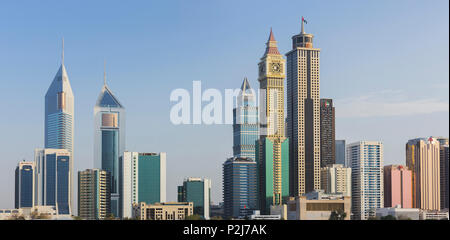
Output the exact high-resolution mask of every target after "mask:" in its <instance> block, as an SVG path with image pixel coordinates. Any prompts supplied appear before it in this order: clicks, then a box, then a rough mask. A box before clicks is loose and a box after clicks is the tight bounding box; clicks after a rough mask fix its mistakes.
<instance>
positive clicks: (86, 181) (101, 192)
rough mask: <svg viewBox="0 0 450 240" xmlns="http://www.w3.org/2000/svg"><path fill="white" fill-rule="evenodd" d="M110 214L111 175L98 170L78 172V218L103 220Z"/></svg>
mask: <svg viewBox="0 0 450 240" xmlns="http://www.w3.org/2000/svg"><path fill="white" fill-rule="evenodd" d="M110 213H111V175H110V173H109V172H108V171H105V170H100V169H86V170H84V171H79V172H78V216H79V217H81V218H83V219H86V220H99V219H105V217H107V216H108V214H110Z"/></svg>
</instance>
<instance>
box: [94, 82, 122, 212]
mask: <svg viewBox="0 0 450 240" xmlns="http://www.w3.org/2000/svg"><path fill="white" fill-rule="evenodd" d="M94 131H95V133H94V165H95V168H99V169H102V170H106V171H108V172H109V173H110V176H111V212H112V214H114V216H115V217H117V216H119V197H120V196H119V157H120V156H121V155H122V154H123V152H124V150H125V108H124V107H123V106H122V104H120V102H119V100H118V99H117V98H116V97H115V96H114V94H113V93H112V92H111V90H110V89H109V88H108V86H107V85H106V81H105V83H104V85H103V88H102V90H101V92H100V95H99V97H98V99H97V103H96V104H95V107H94Z"/></svg>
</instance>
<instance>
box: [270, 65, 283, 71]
mask: <svg viewBox="0 0 450 240" xmlns="http://www.w3.org/2000/svg"><path fill="white" fill-rule="evenodd" d="M281 67H282V65H281V63H272V69H271V70H272V72H274V73H280V72H281Z"/></svg>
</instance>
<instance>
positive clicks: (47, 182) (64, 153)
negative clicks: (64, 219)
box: [34, 148, 72, 215]
mask: <svg viewBox="0 0 450 240" xmlns="http://www.w3.org/2000/svg"><path fill="white" fill-rule="evenodd" d="M34 159H35V160H34V162H35V166H36V178H35V193H36V197H37V204H35V205H41V206H55V207H56V210H57V212H58V214H59V215H71V214H72V201H71V199H72V191H70V187H71V186H72V172H71V166H72V155H71V153H70V152H69V151H68V150H67V149H48V148H45V149H36V150H35V151H34Z"/></svg>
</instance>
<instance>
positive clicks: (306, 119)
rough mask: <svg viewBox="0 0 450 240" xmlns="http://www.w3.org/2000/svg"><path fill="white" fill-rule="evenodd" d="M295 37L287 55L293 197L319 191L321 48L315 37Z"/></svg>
mask: <svg viewBox="0 0 450 240" xmlns="http://www.w3.org/2000/svg"><path fill="white" fill-rule="evenodd" d="M303 23H304V20H303V19H302V29H301V33H300V34H298V35H295V36H293V37H292V50H291V51H289V52H288V53H287V54H286V56H287V67H286V68H287V70H286V75H287V122H288V124H287V125H288V129H287V137H288V138H289V141H290V146H289V150H290V152H289V156H290V160H289V163H290V166H289V169H290V171H291V172H290V183H291V186H290V194H291V195H293V196H299V195H302V194H304V193H308V192H311V191H314V190H316V189H320V90H319V89H320V88H319V86H320V85H319V83H320V62H319V59H320V49H319V48H313V37H314V36H313V35H312V34H308V33H305V31H304V25H303Z"/></svg>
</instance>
